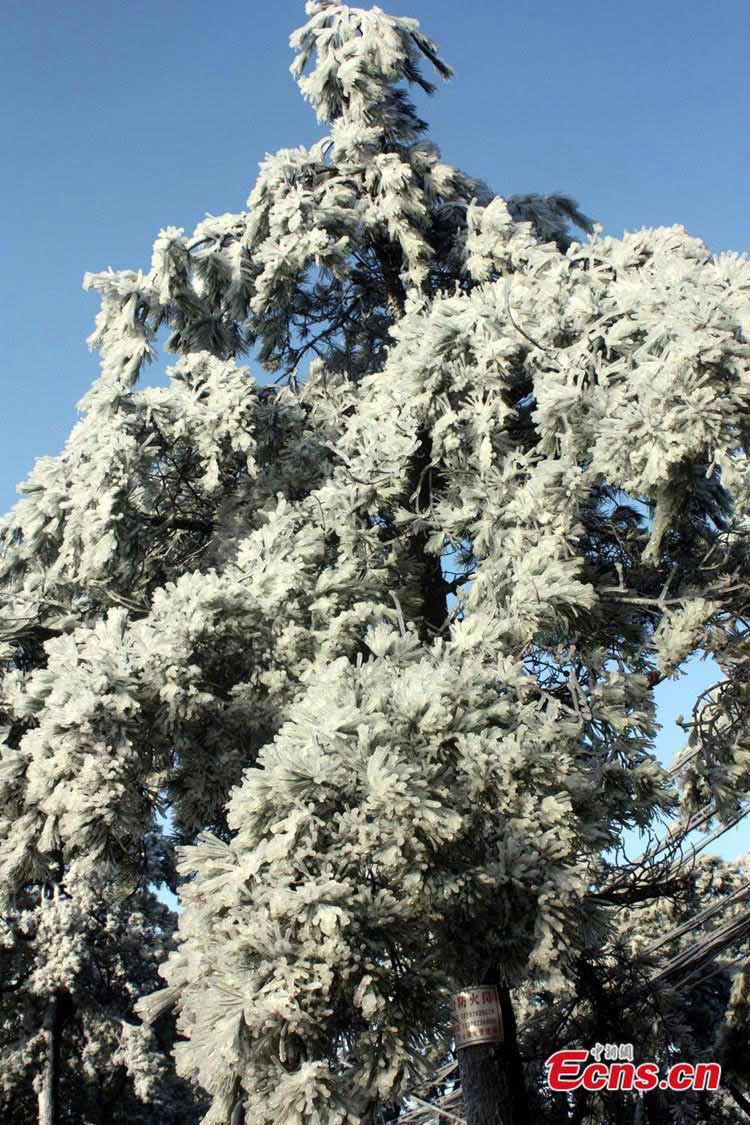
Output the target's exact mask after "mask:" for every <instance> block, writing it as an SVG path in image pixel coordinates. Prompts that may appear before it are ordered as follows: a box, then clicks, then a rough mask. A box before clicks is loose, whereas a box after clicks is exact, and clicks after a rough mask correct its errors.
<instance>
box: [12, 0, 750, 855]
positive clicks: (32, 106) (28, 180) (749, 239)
mask: <svg viewBox="0 0 750 1125" xmlns="http://www.w3.org/2000/svg"><path fill="white" fill-rule="evenodd" d="M381 6H383V7H386V8H388V9H389V10H390V11H393V12H394V13H396V14H398V15H412V16H416V17H417V18H418V19H420V21H421V22H422V26H423V27H424V29H425V31H426V32H427V33H428V34H430V35H431V36H432V37H433V38H434V39H436V40H437V41H438V42H439V43H440V45H441V47H442V49H443V53H444V54H445V56H446V57H447V58H448V60H449V62H451V64H452V65H453V66H454V68H455V70H456V77H455V79H454V80H453V81H452V82H451V83H449V84H448V85H444V86H442V88H441V90H440V91H439V93H438V95H437V96H436V97H435V98H434V99H432V100H431V101H430V103H429V104H428V105H426V106H425V107H424V112H425V114H426V116H427V118H428V120H429V121H430V122H431V124H432V128H431V133H430V135H431V136H432V138H433V139H434V140H436V141H437V142H438V143H439V144H440V145H441V147H442V149H443V152H444V155H445V157H446V159H448V160H450V161H451V162H453V163H456V164H458V165H460V166H461V167H463V168H464V169H465V170H466V171H468V172H471V173H474V174H477V175H481V176H483V177H484V178H485V179H486V180H488V182H489V183H490V184H491V186H492V187H493V188H494V189H495V190H496V191H498V192H500V193H501V194H508V195H509V194H513V193H514V192H522V191H542V192H544V191H551V190H564V191H567V192H569V193H571V194H573V195H574V196H576V197H577V198H578V200H579V201H580V203H581V204H582V206H583V208H584V210H585V211H587V212H588V213H589V214H591V215H592V216H593V217H594V218H596V219H597V220H599V221H600V222H601V223H603V225H604V228H605V230H606V231H607V232H608V233H611V234H621V233H622V231H623V230H624V229H637V228H639V227H642V226H658V225H664V224H672V223H678V222H679V223H682V224H684V225H685V226H686V227H687V228H688V230H689V231H690V232H691V233H692V234H695V235H698V236H700V237H702V238H703V239H704V240H705V241H706V242H707V244H708V245H709V246H710V247H711V248H712V249H714V250H722V249H735V250H740V251H744V250H748V249H750V222H749V221H748V198H749V197H750V192H749V190H748V188H749V187H750V184H749V182H748V181H749V180H750V130H748V127H747V122H748V110H749V109H750V99H748V95H747V65H748V63H747V55H748V45H749V43H750V5H748V3H747V0H721V2H720V3H718V4H716V5H709V4H707V3H705V2H703V3H697V2H695V0H692V2H691V0H687V2H685V0H682V2H679V3H678V2H677V0H659V2H657V3H654V2H653V0H650V2H646V0H628V2H627V3H623V2H621V0H608V2H607V0H599V2H597V3H594V2H593V0H577V2H576V3H574V4H561V3H559V0H555V2H553V0H537V2H535V3H533V4H532V3H523V2H521V3H515V4H511V3H503V2H501V0H470V2H464V3H456V0H406V2H405V3H403V2H402V0H390V3H389V2H388V0H381ZM303 18H304V5H303V3H302V0H276V2H275V3H262V4H261V3H257V2H255V3H253V2H252V0H249V2H247V0H246V2H245V3H239V2H238V0H213V2H212V3H210V4H207V3H204V2H201V3H199V2H198V0H181V2H180V3H177V0H149V2H148V3H146V2H144V0H129V2H128V3H127V4H125V3H116V2H112V0H110V2H109V3H102V2H101V0H68V2H67V3H65V4H60V3H59V0H55V2H53V0H25V2H24V3H18V4H13V5H10V4H6V5H4V11H3V15H2V17H1V18H0V98H1V99H2V105H3V107H4V115H3V122H2V132H3V151H4V153H5V157H6V159H5V162H4V163H5V168H6V172H5V175H4V177H3V178H2V180H1V181H0V202H1V204H2V207H1V210H0V213H2V215H3V216H4V223H3V230H2V234H1V235H0V240H1V242H2V261H3V269H2V271H1V272H0V289H1V306H0V307H1V309H2V313H1V314H0V315H1V316H2V320H3V328H4V338H5V342H4V349H3V352H4V355H3V365H2V369H1V371H0V380H1V381H2V388H1V389H2V412H1V413H0V512H4V511H6V510H7V509H8V508H9V507H11V506H12V504H13V503H14V500H15V484H16V482H17V481H18V480H20V479H22V478H23V477H24V476H25V475H26V474H27V473H28V470H29V469H30V467H31V464H32V462H33V460H34V458H35V457H36V456H38V455H40V454H49V453H57V452H59V450H60V449H61V448H62V445H63V443H64V440H65V437H66V435H67V433H68V431H69V430H70V427H71V425H72V424H73V422H74V420H75V409H74V407H75V403H76V402H77V401H78V400H79V399H80V397H81V396H82V395H83V394H84V393H85V391H86V390H87V389H88V387H89V386H90V384H91V382H92V380H93V379H94V377H95V374H96V359H95V357H94V356H91V355H90V354H89V353H88V351H87V349H86V345H85V338H86V336H87V335H88V334H89V332H90V331H91V328H92V325H93V319H94V316H95V314H96V308H97V302H96V298H95V296H94V295H93V294H87V293H84V292H83V291H82V290H81V278H82V275H83V273H84V271H86V270H100V269H105V268H106V267H107V266H110V265H111V266H113V267H114V268H134V269H135V268H139V267H144V268H148V265H149V262H150V257H151V245H152V242H153V239H154V237H155V236H156V234H157V232H158V230H159V228H160V227H163V226H167V225H169V224H174V225H176V226H184V227H185V228H187V230H188V231H190V230H192V229H193V226H194V225H195V223H196V222H198V221H199V220H200V218H201V217H202V216H203V215H204V214H205V212H207V211H209V212H211V213H213V214H221V213H223V212H224V211H237V210H241V209H242V208H243V207H244V205H245V200H246V197H247V195H248V192H249V190H250V187H251V185H252V183H253V180H254V177H255V171H256V167H257V163H258V161H259V160H260V159H261V158H262V156H263V155H264V154H265V153H266V152H269V151H273V150H275V149H277V148H281V147H288V146H291V145H296V144H309V143H311V142H312V141H313V140H315V139H316V138H317V136H318V135H319V129H318V126H317V124H316V122H315V119H314V116H313V114H312V112H311V111H310V109H309V107H308V106H307V105H306V104H305V103H304V102H303V101H302V99H301V97H300V96H299V94H298V93H297V90H296V87H295V85H294V83H293V81H292V79H291V77H290V76H289V74H288V66H289V62H290V60H291V55H290V52H289V49H288V36H289V33H290V31H292V30H293V29H294V28H295V27H297V26H298V25H299V24H300V23H301V22H302V21H303ZM706 680H710V673H708V672H707V671H706V669H705V666H699V667H697V668H695V669H693V670H692V671H691V673H690V678H689V683H688V682H684V681H683V683H682V684H681V685H674V684H670V685H668V686H667V687H666V688H665V689H663V692H662V704H663V716H664V719H665V723H666V727H665V732H664V737H663V739H662V743H661V749H662V750H663V752H664V753H665V754H666V755H670V752H671V750H673V749H674V748H675V747H676V745H677V744H678V743H679V735H678V733H677V732H676V731H673V730H672V729H671V727H670V716H671V715H673V714H675V713H677V712H679V711H680V710H686V709H687V707H688V697H687V691H686V688H688V687H690V688H691V689H693V688H699V687H700V686H703V683H704V681H706ZM731 850H733V851H736V850H737V849H736V847H734V848H733V849H731Z"/></svg>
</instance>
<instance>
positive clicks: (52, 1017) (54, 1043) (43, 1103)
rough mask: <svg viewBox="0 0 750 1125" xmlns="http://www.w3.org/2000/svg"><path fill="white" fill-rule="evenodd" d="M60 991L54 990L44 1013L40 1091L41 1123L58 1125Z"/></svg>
mask: <svg viewBox="0 0 750 1125" xmlns="http://www.w3.org/2000/svg"><path fill="white" fill-rule="evenodd" d="M61 1027H62V1015H61V1008H60V993H59V992H53V993H52V995H51V996H50V998H49V1000H48V1001H47V1010H46V1012H45V1013H44V1024H43V1034H44V1074H43V1075H42V1087H41V1089H40V1091H39V1125H58V1122H59V1120H60V1031H61Z"/></svg>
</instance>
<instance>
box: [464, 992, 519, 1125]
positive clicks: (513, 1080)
mask: <svg viewBox="0 0 750 1125" xmlns="http://www.w3.org/2000/svg"><path fill="white" fill-rule="evenodd" d="M484 983H485V984H493V985H495V987H496V988H497V991H498V995H499V997H500V1010H501V1012H502V1016H503V1033H504V1036H505V1040H504V1042H503V1043H479V1044H477V1045H476V1046H473V1047H463V1048H462V1049H461V1050H459V1051H458V1063H459V1067H460V1069H461V1089H462V1092H463V1099H464V1116H465V1117H466V1121H467V1125H531V1115H530V1112H529V1104H528V1096H527V1093H526V1078H525V1075H524V1072H523V1063H522V1061H521V1056H520V1053H519V1050H518V1042H517V1040H516V1021H515V1016H514V1014H513V1005H512V1003H511V999H510V991H509V989H508V988H507V986H506V985H502V984H499V983H498V982H497V980H496V979H495V980H489V979H488V980H485V982H484Z"/></svg>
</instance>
